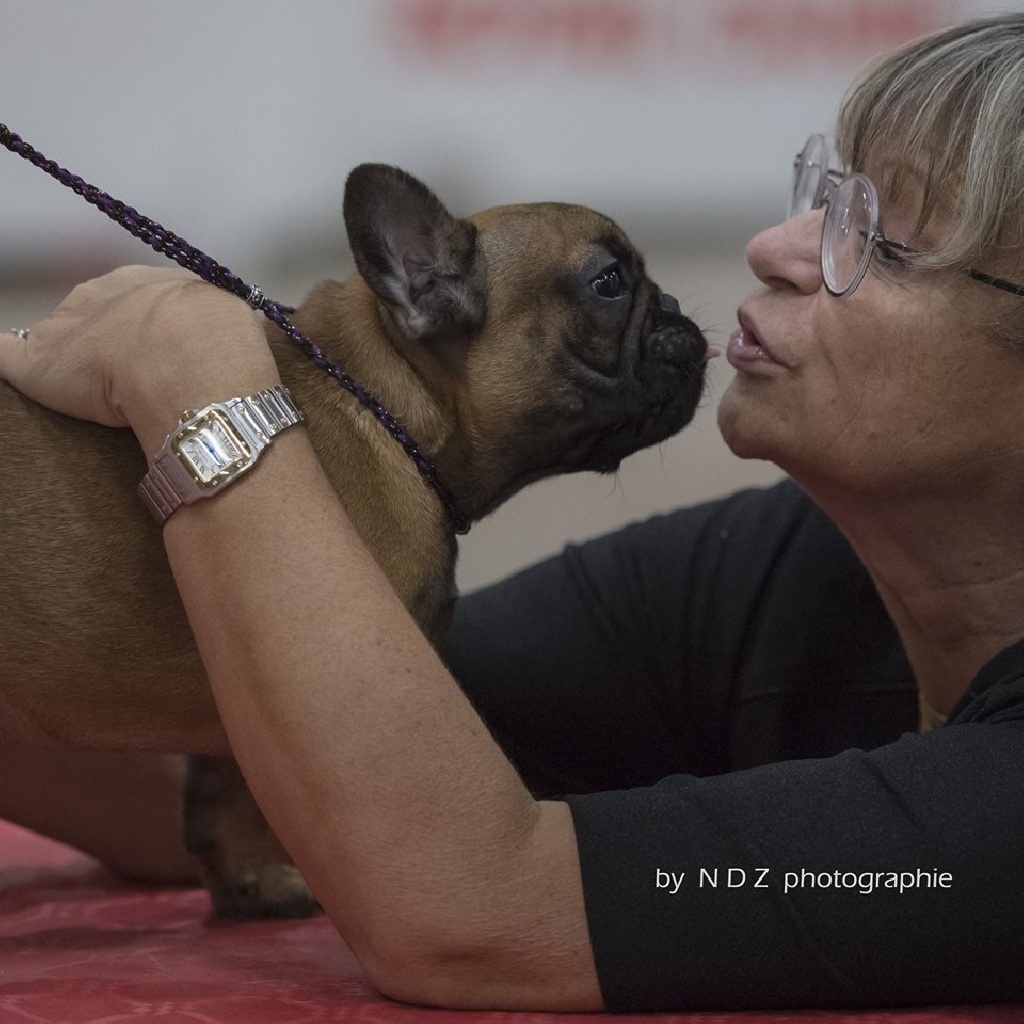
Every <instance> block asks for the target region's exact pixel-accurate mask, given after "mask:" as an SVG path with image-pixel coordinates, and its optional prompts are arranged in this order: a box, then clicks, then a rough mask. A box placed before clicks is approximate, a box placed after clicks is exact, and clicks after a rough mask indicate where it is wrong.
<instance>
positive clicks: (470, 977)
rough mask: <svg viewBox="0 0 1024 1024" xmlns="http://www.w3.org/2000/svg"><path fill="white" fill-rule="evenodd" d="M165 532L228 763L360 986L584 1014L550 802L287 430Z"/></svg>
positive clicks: (564, 849)
mask: <svg viewBox="0 0 1024 1024" xmlns="http://www.w3.org/2000/svg"><path fill="white" fill-rule="evenodd" d="M165 541H166V544H167V550H168V554H169V557H170V560H171V565H172V568H173V570H174V573H175V577H176V579H177V583H178V587H179V590H180V592H181V595H182V598H183V600H184V603H185V606H186V609H187V611H188V614H189V618H190V621H191V624H192V629H193V632H194V634H195V637H196V640H197V643H198V645H199V648H200V651H201V652H202V655H203V659H204V662H205V665H206V668H207V671H208V674H209V676H210V680H211V684H212V686H213V689H214V693H215V695H216V698H217V701H218V705H219V707H220V710H221V714H222V717H223V719H224V723H225V726H226V728H227V731H228V734H229V736H230V738H231V742H232V746H233V749H234V752H235V754H236V756H237V758H238V760H239V763H240V764H241V766H242V768H243V771H244V772H245V774H246V776H247V779H248V781H249V783H250V785H251V787H252V789H253V792H254V794H255V796H256V798H257V800H258V801H259V803H260V805H261V806H262V808H263V810H264V812H265V813H266V815H267V817H268V820H270V822H271V824H272V825H273V826H274V827H275V829H276V830H277V831H278V833H279V835H280V836H281V838H282V840H283V841H284V843H285V845H286V846H287V848H288V849H289V852H290V853H291V854H292V855H293V856H294V857H295V859H296V863H297V865H298V866H299V868H300V869H301V870H302V871H303V873H304V874H305V876H306V878H307V881H309V883H310V885H311V887H312V888H313V891H314V893H315V894H316V895H317V897H318V898H319V899H320V900H321V902H322V903H323V905H324V907H325V910H326V911H327V912H328V913H329V914H330V916H331V918H332V920H333V921H334V922H335V924H336V925H337V927H338V929H339V930H340V931H341V933H342V934H343V935H344V937H345V938H346V939H347V940H348V942H349V943H350V944H351V945H352V946H353V948H354V949H355V950H356V952H357V954H359V955H360V956H361V958H362V959H363V962H364V966H366V967H367V968H368V970H370V972H371V974H373V973H377V974H378V975H380V977H378V978H377V979H376V980H378V983H379V984H382V986H383V987H385V988H386V989H388V988H390V989H391V990H392V991H391V994H395V995H398V996H400V997H401V996H405V997H407V998H431V999H433V998H436V999H437V1001H443V1002H447V1003H449V1004H450V1005H457V1004H458V1002H459V992H461V993H462V998H463V1000H464V1005H510V1003H509V1001H508V998H500V997H499V996H500V992H501V990H502V989H505V990H506V992H507V995H508V996H510V997H511V998H512V999H513V1000H514V1001H519V1002H521V1003H522V1005H524V1006H525V1005H532V1006H546V1007H548V1008H556V1003H555V1002H554V999H555V998H556V995H557V997H558V998H560V999H561V1000H563V1003H562V1005H564V1007H565V1008H569V1007H573V1008H596V1007H597V1006H599V1005H600V1002H599V999H598V996H597V985H596V980H595V979H594V974H593V966H592V963H591V957H590V952H589V945H588V941H587V934H586V926H585V920H584V913H583V904H582V895H581V888H580V880H579V869H578V864H577V863H576V859H575V845H574V840H573V834H572V826H571V822H570V820H569V816H568V811H567V809H566V808H565V807H564V806H562V805H559V804H538V803H536V802H535V801H534V800H533V799H532V798H531V797H530V795H529V793H528V792H527V791H526V790H525V788H524V787H523V785H522V783H521V782H520V780H519V778H518V776H517V775H516V773H515V772H514V770H513V768H512V767H511V765H510V764H509V763H508V761H507V759H506V758H505V757H504V755H503V754H502V753H501V751H500V750H499V748H498V747H497V746H496V745H495V743H494V742H493V740H492V739H491V737H490V736H489V734H488V733H487V730H486V729H485V727H484V726H483V724H482V722H481V721H480V719H479V718H478V717H477V716H476V714H475V713H474V712H473V710H472V708H471V707H470V705H469V703H468V702H467V700H466V699H465V697H464V696H463V695H462V693H461V692H460V691H459V690H458V688H457V686H456V685H455V683H454V681H453V680H452V678H451V676H450V675H449V673H448V672H447V671H446V669H445V668H444V666H443V665H442V663H441V662H440V660H439V659H438V658H437V656H436V654H435V653H434V651H433V649H432V648H431V647H430V645H429V643H428V642H427V641H426V639H425V638H424V637H423V635H422V634H421V633H420V631H419V630H418V629H417V627H416V625H415V624H414V622H413V621H412V619H411V618H410V617H409V616H408V615H407V614H406V612H405V611H404V609H403V608H402V606H401V604H400V603H399V601H398V599H397V597H396V595H395V594H394V591H393V590H392V589H391V587H390V586H389V585H388V583H387V581H386V580H385V578H384V577H383V575H382V573H381V572H380V570H379V569H378V568H377V566H376V564H375V563H374V562H373V560H372V559H371V558H370V556H369V554H368V553H367V552H366V550H365V548H364V547H363V545H362V543H361V542H360V541H359V539H358V537H356V535H355V533H354V531H353V529H352V527H351V525H350V524H349V522H348V521H347V519H346V517H345V515H344V513H343V511H342V509H341V508H340V505H339V503H338V502H337V500H336V498H335V496H334V494H333V492H332V491H331V489H330V486H329V484H328V483H327V480H326V477H325V476H324V475H323V473H322V472H321V470H320V467H319V464H318V463H317V461H316V458H315V456H314V455H313V452H312V449H311V447H310V445H309V442H308V439H307V438H306V436H305V434H304V432H302V431H301V430H292V431H289V432H287V433H286V434H284V435H282V436H281V438H279V439H278V440H277V441H276V442H275V444H274V446H273V447H272V449H271V450H270V452H269V453H268V454H267V456H266V457H265V458H264V460H263V461H262V463H261V464H260V466H259V467H258V468H257V469H256V470H255V471H253V472H252V473H250V474H249V475H248V477H247V478H245V479H243V480H241V481H239V482H238V483H237V484H235V485H233V486H232V487H231V488H229V489H228V490H227V491H226V492H224V494H222V495H221V496H219V497H218V498H216V499H214V500H212V501H208V502H201V503H199V504H197V505H195V506H193V507H190V508H187V509H185V510H182V511H181V512H179V513H176V514H175V515H174V516H173V517H172V519H171V520H170V522H169V523H168V525H167V527H166V529H165ZM517 959H518V960H521V964H520V966H519V967H517V966H516V964H517ZM492 962H493V965H499V967H500V969H499V972H498V974H499V975H500V976H495V977H491V975H492V974H493V965H492ZM424 974H427V975H431V976H432V979H433V980H432V981H431V982H430V985H429V986H428V990H427V991H426V996H423V995H417V993H418V992H420V991H421V990H422V987H423V985H422V983H423V980H424V979H423V978H422V975H424ZM403 976H405V977H406V978H407V979H408V981H409V985H408V988H407V989H404V988H403V984H404V983H403ZM549 983H550V984H549ZM435 985H436V989H435V988H433V986H435ZM517 985H518V986H519V987H520V989H521V992H520V994H519V995H516V993H515V991H514V990H515V988H516V986H517ZM435 992H436V996H435Z"/></svg>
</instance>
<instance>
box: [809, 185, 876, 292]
mask: <svg viewBox="0 0 1024 1024" xmlns="http://www.w3.org/2000/svg"><path fill="white" fill-rule="evenodd" d="M877 210H878V200H877V198H876V195H875V186H874V185H872V184H871V182H870V181H869V180H868V179H867V178H865V177H864V176H863V175H861V174H855V175H853V176H852V177H850V178H847V179H845V180H844V181H843V182H842V184H841V185H840V186H839V187H838V188H837V189H836V192H835V195H833V196H832V198H831V199H830V200H829V204H828V210H827V212H826V213H825V223H824V225H823V227H822V232H821V273H822V276H823V277H824V279H825V285H826V287H827V288H828V290H829V291H830V292H831V293H832V294H833V295H849V294H850V293H851V292H853V290H854V289H855V288H856V287H857V285H858V284H860V281H861V278H862V277H863V276H864V272H865V271H866V270H867V269H868V263H870V262H871V254H872V252H874V248H875V246H874V239H875V232H876V230H877V227H878V224H877Z"/></svg>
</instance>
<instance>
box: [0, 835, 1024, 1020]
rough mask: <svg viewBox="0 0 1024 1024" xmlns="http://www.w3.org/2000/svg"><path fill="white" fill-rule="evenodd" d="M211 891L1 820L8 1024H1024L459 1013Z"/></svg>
mask: <svg viewBox="0 0 1024 1024" xmlns="http://www.w3.org/2000/svg"><path fill="white" fill-rule="evenodd" d="M208 908H209V905H208V901H207V898H206V894H205V893H204V892H202V891H200V890H196V889H174V888H151V887H144V886H139V885H132V884H129V883H125V882H121V881H118V880H115V879H114V878H112V877H111V876H110V875H109V874H107V873H106V872H104V871H103V869H102V868H101V867H100V866H99V865H98V864H97V863H96V862H95V861H93V860H90V859H89V858H88V857H85V856H84V855H82V854H79V853H76V852H75V851H73V850H70V849H68V848H67V847H63V846H60V845H58V844H56V843H51V842H49V841H47V840H45V839H42V838H40V837H39V836H36V835H34V834H32V833H30V832H25V831H23V830H21V829H18V828H15V827H13V826H10V825H7V824H5V823H2V822H0V1024H125V1022H135V1021H148V1020H157V1021H159V1022H161V1024H307V1022H331V1021H371V1022H375V1021H395V1022H408V1024H485V1022H486V1024H498V1022H507V1024H530V1022H544V1024H584V1022H586V1024H594V1022H597V1021H602V1020H604V1021H615V1022H617V1024H629V1022H636V1021H652V1022H653V1021H656V1022H660V1024H932V1022H945V1024H954V1022H955V1024H964V1022H979V1024H1020V1022H1024V1007H979V1008H977V1009H974V1008H969V1007H950V1008H937V1009H934V1010H917V1011H913V1012H907V1011H898V1012H897V1011H893V1012H882V1011H876V1012H870V1013H819V1012H808V1013H765V1014H759V1013H737V1014H680V1015H660V1016H657V1017H641V1016H633V1015H629V1016H615V1017H611V1016H607V1017H605V1016H601V1015H598V1016H585V1015H571V1014H570V1015H556V1014H550V1015H545V1014H516V1013H464V1012H463V1013H452V1012H446V1011H439V1010H426V1009H417V1008H414V1007H408V1006H402V1005H399V1004H396V1003H392V1002H389V1001H388V1000H386V999H382V998H381V997H380V996H379V995H377V994H376V993H375V992H374V991H373V990H372V989H371V988H370V987H369V986H368V985H367V984H366V982H365V981H364V980H363V978H362V976H361V973H360V971H359V966H358V965H357V963H356V961H355V959H354V958H353V957H352V954H351V953H349V951H348V950H347V949H346V948H345V946H344V944H343V943H342V942H341V940H340V939H339V938H338V936H337V935H336V934H335V933H334V931H333V930H332V929H331V927H330V925H329V924H328V923H327V922H326V921H325V920H324V919H322V918H320V919H315V920H311V921H298V922H280V921H275V922H260V923H255V924H250V923H245V924H237V923H231V924H217V923H213V922H211V920H210V919H209V915H208Z"/></svg>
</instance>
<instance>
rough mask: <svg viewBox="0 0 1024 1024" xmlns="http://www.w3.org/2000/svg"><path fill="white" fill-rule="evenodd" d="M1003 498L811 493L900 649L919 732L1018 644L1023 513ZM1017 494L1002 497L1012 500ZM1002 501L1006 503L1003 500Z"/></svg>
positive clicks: (1023, 583) (1023, 594)
mask: <svg viewBox="0 0 1024 1024" xmlns="http://www.w3.org/2000/svg"><path fill="white" fill-rule="evenodd" d="M1006 484H1007V481H1006V479H1005V478H1004V479H1003V481H1001V483H1000V485H998V486H996V487H993V488H991V490H993V491H997V492H998V491H1001V492H1003V493H1002V494H999V493H992V494H988V495H985V494H981V493H978V492H977V491H973V492H970V491H965V492H964V493H963V494H962V495H953V494H949V493H946V494H935V495H932V496H929V497H927V498H922V497H920V496H906V495H903V496H893V495H886V496H884V497H878V496H870V497H860V498H857V497H851V496H850V495H849V494H843V495H839V494H829V493H828V492H827V491H826V490H824V489H816V490H814V491H810V493H811V495H812V497H814V498H815V500H816V501H818V503H819V504H820V505H821V506H822V508H823V509H824V510H825V511H826V512H827V513H828V514H829V515H830V516H831V517H832V518H833V520H834V521H835V522H836V523H837V525H838V526H839V528H840V529H841V530H842V531H843V533H844V534H845V535H846V537H847V539H848V540H849V541H850V543H851V544H852V545H853V548H854V550H855V551H856V552H857V555H858V557H859V558H860V559H861V561H862V562H863V564H864V565H865V566H866V568H867V570H868V572H869V573H870V574H871V577H872V579H873V580H874V583H875V586H876V588H877V590H878V593H879V596H880V597H881V599H882V601H883V602H884V604H885V607H886V609H887V610H888V612H889V615H890V616H891V618H892V620H893V622H894V624H895V626H896V628H897V630H898V631H899V634H900V638H901V639H902V641H903V645H904V648H905V650H906V653H907V657H908V659H909V661H910V664H911V667H912V668H913V671H914V676H915V678H916V680H917V685H918V690H919V695H920V704H921V723H922V729H924V728H932V727H934V726H935V725H939V724H942V721H943V720H944V719H945V717H946V716H948V715H949V712H950V711H951V710H952V708H953V707H954V705H955V704H956V703H957V701H958V700H959V699H960V698H961V697H962V696H963V694H964V693H965V692H966V690H967V688H968V686H970V684H971V681H972V680H973V679H974V677H975V675H976V674H977V673H978V671H979V670H980V669H981V667H982V666H983V665H984V664H985V663H986V662H988V661H989V660H990V659H991V658H993V657H994V656H995V655H996V654H998V653H999V652H1000V651H1001V650H1003V649H1004V648H1005V647H1008V646H1009V645H1010V644H1012V643H1014V642H1015V641H1017V640H1019V639H1020V638H1021V637H1024V514H1022V513H1024V509H1022V508H1021V505H1020V502H1019V499H1018V500H1014V499H1015V498H1016V497H1017V495H1019V494H1022V493H1024V489H1020V488H1012V489H1011V488H1009V487H1008V486H1006ZM1011 490H1012V491H1013V493H1007V492H1009V491H1011ZM1001 499H1002V500H1001Z"/></svg>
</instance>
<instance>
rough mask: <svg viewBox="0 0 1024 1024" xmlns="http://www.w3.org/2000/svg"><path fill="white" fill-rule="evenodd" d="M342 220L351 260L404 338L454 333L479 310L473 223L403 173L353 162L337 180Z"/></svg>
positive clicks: (479, 269) (480, 283) (479, 263)
mask: <svg viewBox="0 0 1024 1024" xmlns="http://www.w3.org/2000/svg"><path fill="white" fill-rule="evenodd" d="M344 213H345V227H346V229H347V231H348V241H349V245H350V246H351V248H352V255H353V256H354V257H355V262H356V267H357V269H358V270H359V273H360V275H361V276H362V277H363V279H364V280H365V281H366V283H367V284H368V285H369V286H370V288H371V289H373V291H374V293H375V294H376V295H377V296H378V298H380V299H381V300H382V301H383V302H384V303H385V304H386V305H387V306H388V308H389V309H390V310H391V313H392V315H393V317H394V319H395V322H396V323H397V324H398V326H399V328H400V329H401V330H402V331H403V333H404V334H405V335H406V337H408V338H410V339H412V340H421V339H425V338H428V337H440V336H444V335H450V334H456V333H460V332H462V331H464V330H468V329H471V328H474V327H478V326H479V325H480V324H481V323H482V322H483V318H484V313H485V312H486V289H485V286H484V273H485V272H484V263H483V258H482V256H481V255H480V254H479V253H478V251H477V245H476V228H475V227H474V226H473V225H472V224H471V223H470V222H469V221H467V220H459V219H458V218H456V217H453V216H452V215H451V214H450V213H449V212H448V211H447V210H446V209H445V207H444V205H443V204H442V202H441V201H440V200H439V199H438V198H437V196H435V195H434V193H433V192H431V191H430V189H428V188H427V187H426V185H424V184H423V183H422V182H420V181H417V179H416V178H414V177H413V176H412V175H411V174H407V173H406V172H405V171H402V170H399V169H398V168H397V167H390V166H388V165H387V164H360V165H359V166H358V167H356V168H355V170H353V171H352V173H351V174H350V175H349V176H348V181H346V183H345V203H344Z"/></svg>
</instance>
